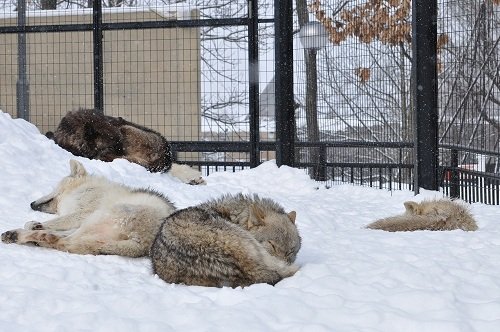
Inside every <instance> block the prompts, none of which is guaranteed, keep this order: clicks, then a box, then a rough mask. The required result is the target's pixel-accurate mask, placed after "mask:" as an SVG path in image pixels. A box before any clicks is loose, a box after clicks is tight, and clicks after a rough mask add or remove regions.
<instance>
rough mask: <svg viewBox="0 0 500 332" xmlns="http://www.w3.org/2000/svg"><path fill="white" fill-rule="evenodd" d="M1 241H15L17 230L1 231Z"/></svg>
mask: <svg viewBox="0 0 500 332" xmlns="http://www.w3.org/2000/svg"><path fill="white" fill-rule="evenodd" d="M2 242H3V243H16V242H17V231H7V232H5V233H2Z"/></svg>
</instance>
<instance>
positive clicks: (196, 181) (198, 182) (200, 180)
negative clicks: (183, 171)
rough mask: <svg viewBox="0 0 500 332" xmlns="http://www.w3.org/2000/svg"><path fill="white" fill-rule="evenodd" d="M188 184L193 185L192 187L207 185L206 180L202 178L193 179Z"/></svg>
mask: <svg viewBox="0 0 500 332" xmlns="http://www.w3.org/2000/svg"><path fill="white" fill-rule="evenodd" d="M188 184H190V185H192V186H198V185H205V184H207V183H206V182H205V180H204V179H203V178H202V177H201V176H200V177H199V178H196V179H191V180H189V182H188Z"/></svg>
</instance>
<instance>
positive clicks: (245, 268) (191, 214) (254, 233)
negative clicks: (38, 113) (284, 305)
mask: <svg viewBox="0 0 500 332" xmlns="http://www.w3.org/2000/svg"><path fill="white" fill-rule="evenodd" d="M256 209H257V210H256ZM255 211H258V212H257V213H258V214H259V215H258V216H256V215H254V214H255ZM292 216H293V220H291V219H290V217H289V214H286V213H285V211H284V210H283V208H281V207H280V206H279V205H277V204H276V203H275V202H273V201H271V200H268V199H260V198H258V197H257V196H254V197H253V198H252V197H249V196H243V195H237V196H231V195H227V196H224V197H222V198H220V199H217V200H213V201H209V202H207V203H203V204H200V205H198V206H195V207H190V208H187V209H183V210H180V211H177V212H175V213H174V214H172V215H171V216H169V217H168V218H166V220H165V222H164V223H163V224H162V226H161V228H160V231H159V232H158V235H157V237H156V239H155V241H154V242H153V245H152V247H151V252H150V256H151V260H152V265H153V269H154V272H155V273H156V274H157V275H158V276H159V277H160V278H162V279H163V280H165V281H166V282H171V283H182V284H186V285H201V286H214V287H222V286H230V287H237V286H248V285H251V284H254V283H269V284H275V283H277V282H278V281H280V280H281V279H283V278H285V277H289V276H292V275H293V274H294V273H295V272H296V271H297V269H298V268H297V266H295V265H293V264H291V262H292V261H294V260H295V257H296V254H297V252H298V250H299V249H300V236H299V234H298V231H297V229H296V226H295V224H294V221H295V213H293V214H292ZM255 218H257V219H259V220H254V219H255ZM266 222H267V223H268V225H266V224H265V223H266ZM282 223H283V224H284V225H282ZM288 224H289V225H288ZM288 226H291V227H288ZM281 232H285V233H286V234H285V235H283V234H281ZM269 241H271V242H273V244H272V245H270V244H269ZM288 242H289V243H288Z"/></svg>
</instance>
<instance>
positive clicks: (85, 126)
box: [46, 109, 204, 184]
mask: <svg viewBox="0 0 500 332" xmlns="http://www.w3.org/2000/svg"><path fill="white" fill-rule="evenodd" d="M46 136H47V137H48V138H51V139H53V140H54V142H55V143H56V144H57V145H59V146H60V147H62V148H63V149H65V150H67V151H69V152H71V153H72V154H74V155H75V156H81V157H85V158H89V159H99V160H102V161H112V160H113V159H116V158H123V159H126V160H128V161H130V162H132V163H136V164H139V165H141V166H143V167H145V168H146V169H147V170H149V171H150V172H162V173H165V172H169V173H170V174H171V175H173V176H175V177H178V178H180V179H181V180H182V181H183V182H186V183H190V184H203V183H204V181H203V179H202V178H201V176H200V175H201V174H200V172H198V171H196V170H194V169H192V168H191V167H188V166H186V165H180V164H173V163H172V150H171V147H170V143H169V142H168V141H167V140H166V139H165V137H163V136H162V135H161V134H160V133H158V132H156V131H154V130H152V129H149V128H146V127H144V126H140V125H138V124H135V123H132V122H129V121H127V120H125V119H123V118H121V117H112V116H107V115H104V114H103V113H102V112H98V111H96V110H94V109H80V110H77V111H70V112H68V113H67V114H66V115H65V116H64V117H63V118H62V119H61V122H60V123H59V126H58V127H57V129H56V130H55V131H54V132H50V131H49V132H47V133H46Z"/></svg>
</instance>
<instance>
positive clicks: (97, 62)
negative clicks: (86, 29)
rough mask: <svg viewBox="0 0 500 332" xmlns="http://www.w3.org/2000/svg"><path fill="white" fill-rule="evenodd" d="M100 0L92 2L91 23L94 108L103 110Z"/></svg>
mask: <svg viewBox="0 0 500 332" xmlns="http://www.w3.org/2000/svg"><path fill="white" fill-rule="evenodd" d="M101 1H102V0H95V1H93V4H92V9H93V13H92V19H93V21H92V24H93V41H94V108H95V109H96V110H97V111H99V112H104V78H103V75H104V74H103V67H104V65H103V47H102V39H103V34H102V3H101Z"/></svg>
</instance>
